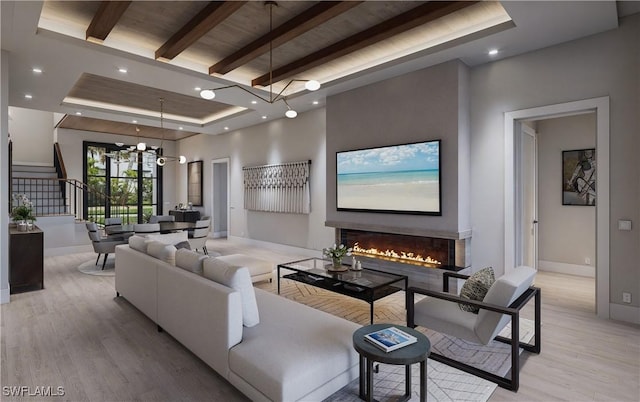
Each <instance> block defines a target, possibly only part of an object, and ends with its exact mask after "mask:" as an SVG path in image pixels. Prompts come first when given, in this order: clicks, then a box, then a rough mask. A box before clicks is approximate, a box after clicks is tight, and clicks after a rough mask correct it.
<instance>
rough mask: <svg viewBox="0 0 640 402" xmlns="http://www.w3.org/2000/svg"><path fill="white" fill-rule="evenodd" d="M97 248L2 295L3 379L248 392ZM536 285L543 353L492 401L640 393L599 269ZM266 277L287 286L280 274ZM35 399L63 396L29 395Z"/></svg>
mask: <svg viewBox="0 0 640 402" xmlns="http://www.w3.org/2000/svg"><path fill="white" fill-rule="evenodd" d="M208 247H209V249H215V250H219V251H221V252H222V253H223V254H232V253H239V252H244V253H250V254H251V255H254V256H256V257H259V258H265V259H269V260H271V261H274V262H276V263H279V262H285V261H290V260H293V259H297V258H303V256H300V255H292V254H287V253H282V252H275V251H272V250H267V249H258V248H252V249H251V250H250V251H249V250H247V249H246V248H245V247H242V246H239V245H237V244H234V243H232V242H229V241H226V240H210V241H209V245H208ZM91 259H93V260H95V254H93V253H82V254H73V255H67V256H59V257H49V258H46V260H45V286H46V289H45V290H43V291H37V292H29V293H23V294H17V295H12V296H11V303H9V304H5V305H2V307H1V313H2V314H1V317H0V338H1V350H0V357H1V365H0V371H1V373H0V383H1V384H0V385H2V386H28V387H31V388H30V389H31V390H32V391H33V390H35V387H36V386H52V387H54V389H55V387H57V386H64V389H65V397H64V400H71V401H80V400H94V401H129V400H145V401H146V400H163V401H164V400H171V401H174V400H175V401H178V400H185V401H205V400H207V401H241V400H245V398H244V397H243V396H242V395H241V394H240V393H239V392H238V391H236V390H235V389H234V388H233V387H232V386H231V385H229V384H228V383H227V382H226V381H225V380H224V379H222V378H221V377H220V376H218V375H217V374H216V373H215V372H214V371H213V370H212V369H210V368H209V367H208V366H207V365H206V364H204V363H203V362H201V361H200V360H199V359H198V358H196V357H195V356H194V355H193V354H191V353H190V352H189V351H188V350H186V349H185V348H184V347H182V346H181V345H180V344H179V343H178V342H176V341H175V340H174V339H173V338H171V336H169V335H168V334H166V333H158V332H157V331H156V326H155V325H154V324H153V323H152V322H151V321H150V320H148V319H147V318H146V317H145V316H144V315H143V314H142V313H140V312H139V311H137V310H136V309H135V308H134V307H132V306H131V305H130V304H129V303H128V302H127V301H126V300H124V299H122V298H115V290H114V280H113V279H114V278H113V277H97V276H91V275H86V274H82V273H80V272H79V271H78V270H77V269H76V268H75V267H77V266H78V265H79V264H81V263H83V262H85V261H88V260H91ZM536 285H537V286H540V287H541V288H542V295H543V296H542V297H543V299H542V300H543V305H542V325H543V327H542V353H541V354H540V355H528V354H527V353H524V354H523V356H524V359H523V361H522V369H521V377H520V378H521V380H520V382H521V385H520V390H519V391H518V393H513V392H510V391H507V390H504V389H501V388H498V389H497V390H496V391H495V392H494V394H493V395H492V397H491V399H490V401H638V400H640V327H638V326H635V325H629V324H625V323H619V322H614V321H605V320H600V319H597V318H596V317H595V314H594V282H593V279H588V278H579V277H572V276H566V275H560V274H552V273H545V272H540V273H538V275H537V278H536ZM258 286H259V287H261V288H264V289H267V290H271V291H275V283H272V284H270V283H268V282H263V283H261V284H259V285H258ZM301 289H302V288H301ZM302 291H306V292H308V291H309V290H308V289H302V290H300V289H297V288H296V287H295V286H292V287H290V288H289V290H288V291H287V293H286V294H285V295H284V296H286V297H289V298H292V299H298V300H305V297H304V296H305V295H303V294H301V293H300V292H302ZM341 298H342V299H341ZM310 299H311V300H312V299H313V298H312V297H307V298H306V300H310ZM314 307H316V308H320V309H323V310H325V311H328V312H330V313H332V314H336V315H340V316H344V317H345V318H347V319H350V320H352V321H355V322H358V323H362V324H366V323H368V320H369V317H368V305H367V304H366V303H364V302H359V301H355V302H354V300H353V299H348V298H343V297H342V296H337V297H336V298H335V302H331V303H325V304H324V305H317V306H314ZM375 310H376V317H375V320H376V322H387V321H391V322H402V321H403V319H404V305H403V298H402V295H399V294H397V295H394V296H391V297H389V298H386V299H383V300H381V301H380V302H377V303H376V308H375ZM0 399H1V400H3V401H4V400H15V399H16V398H8V397H6V395H3V396H0ZM26 399H29V400H31V399H33V400H45V399H48V400H54V399H57V400H60V398H23V399H18V400H26Z"/></svg>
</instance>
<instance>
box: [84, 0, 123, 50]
mask: <svg viewBox="0 0 640 402" xmlns="http://www.w3.org/2000/svg"><path fill="white" fill-rule="evenodd" d="M129 4H131V2H130V1H103V2H102V3H100V7H99V8H98V11H97V12H96V14H95V15H94V16H93V19H92V20H91V23H90V24H89V27H88V28H87V31H86V33H85V34H86V36H85V39H90V38H91V39H98V40H101V41H103V40H105V39H106V38H107V36H109V33H110V32H111V30H112V29H113V27H115V26H116V24H117V23H118V21H119V20H120V17H122V14H124V12H125V11H126V10H127V7H129Z"/></svg>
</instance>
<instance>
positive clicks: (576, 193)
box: [562, 148, 596, 206]
mask: <svg viewBox="0 0 640 402" xmlns="http://www.w3.org/2000/svg"><path fill="white" fill-rule="evenodd" d="M562 205H585V206H593V205H596V150H595V149H594V148H589V149H578V150H573V151H562Z"/></svg>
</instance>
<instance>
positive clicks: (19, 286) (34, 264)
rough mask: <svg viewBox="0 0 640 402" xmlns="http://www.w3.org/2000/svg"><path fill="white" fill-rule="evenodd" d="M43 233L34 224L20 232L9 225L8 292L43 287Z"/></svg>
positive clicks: (26, 290)
mask: <svg viewBox="0 0 640 402" xmlns="http://www.w3.org/2000/svg"><path fill="white" fill-rule="evenodd" d="M43 243H44V233H43V232H42V230H41V229H40V228H39V227H37V226H34V227H33V229H31V230H29V231H27V232H22V231H19V230H18V229H17V228H16V227H13V226H12V227H9V288H10V293H20V292H28V291H31V290H39V289H44V268H43V267H44V244H43Z"/></svg>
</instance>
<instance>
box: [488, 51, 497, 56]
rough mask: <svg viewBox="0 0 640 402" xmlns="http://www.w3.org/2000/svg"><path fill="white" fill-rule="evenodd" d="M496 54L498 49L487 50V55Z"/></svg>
mask: <svg viewBox="0 0 640 402" xmlns="http://www.w3.org/2000/svg"><path fill="white" fill-rule="evenodd" d="M496 54H498V49H491V50H489V56H495V55H496Z"/></svg>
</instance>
